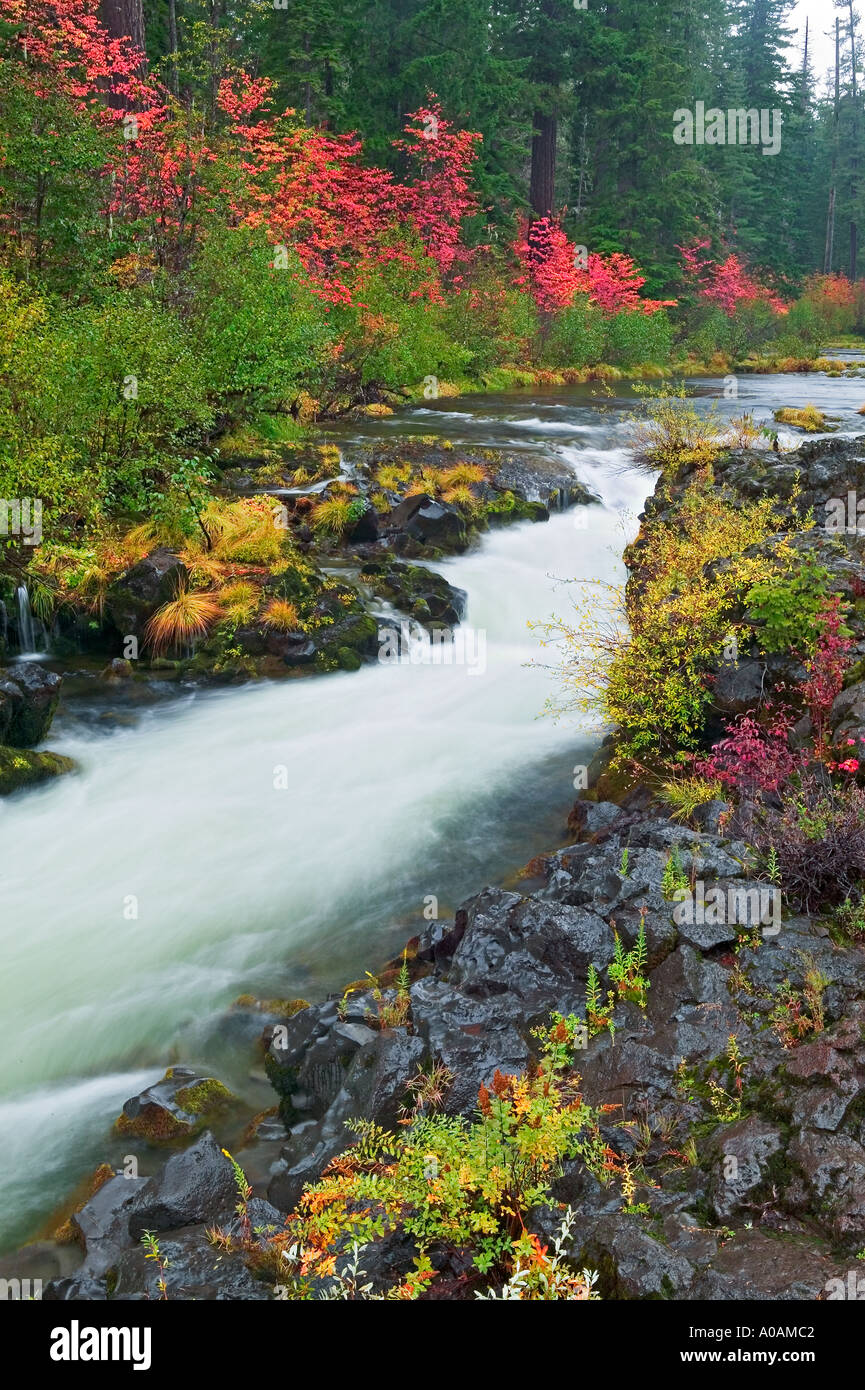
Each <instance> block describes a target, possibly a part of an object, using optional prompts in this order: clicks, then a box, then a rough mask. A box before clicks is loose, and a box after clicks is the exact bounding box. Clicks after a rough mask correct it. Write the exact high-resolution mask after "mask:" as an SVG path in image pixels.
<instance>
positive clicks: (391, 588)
mask: <svg viewBox="0 0 865 1390" xmlns="http://www.w3.org/2000/svg"><path fill="white" fill-rule="evenodd" d="M363 577H364V579H366V580H368V582H369V583H370V584H371V585H372V587H373V588H374V589H375V592H376V593H377V594H380V595H381V597H382V598H384V599H387V601H388V602H389V603H392V604H393V605H394V606H395V607H396V608H398V609H400V611H401V612H403V613H406V614H408V616H409V617H411V618H414V619H415V621H416V622H419V623H424V624H427V623H437V624H441V623H445V624H447V625H451V626H453V625H455V624H457V623H459V622H460V621H461V620H462V618H463V616H464V614H465V611H466V602H467V595H466V593H465V591H464V590H463V589H456V588H454V586H453V585H452V584H449V583H448V582H447V580H446V579H445V578H444V577H443V575H440V574H435V573H434V572H433V571H432V570H428V569H424V567H423V566H422V565H409V564H399V563H395V564H388V565H384V566H381V567H379V566H377V565H369V566H365V567H364V571H363Z"/></svg>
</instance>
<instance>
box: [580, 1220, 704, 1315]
mask: <svg viewBox="0 0 865 1390" xmlns="http://www.w3.org/2000/svg"><path fill="white" fill-rule="evenodd" d="M580 1261H581V1263H582V1262H585V1264H586V1265H588V1266H589V1267H592V1266H594V1267H596V1268H598V1269H599V1271H600V1275H601V1278H600V1280H599V1283H598V1288H599V1290H600V1291H601V1294H602V1297H606V1298H686V1297H688V1296H689V1295H688V1290H689V1288H690V1286H691V1285H692V1283H693V1281H694V1274H695V1271H694V1267H693V1265H692V1264H691V1263H690V1262H689V1261H688V1260H686V1259H685V1258H684V1256H683V1255H680V1254H678V1253H677V1252H676V1251H674V1250H670V1249H669V1248H668V1247H667V1246H666V1245H665V1244H664V1242H663V1241H662V1240H661V1239H660V1238H659V1236H658V1235H653V1234H652V1231H651V1228H650V1227H646V1226H644V1225H643V1224H642V1221H641V1218H640V1217H635V1216H628V1215H624V1214H622V1213H616V1214H615V1215H609V1216H602V1217H601V1218H600V1220H599V1221H598V1223H597V1225H595V1226H594V1228H593V1229H592V1232H591V1235H590V1236H589V1238H588V1240H587V1241H586V1242H585V1244H584V1245H583V1248H582V1251H581V1256H580Z"/></svg>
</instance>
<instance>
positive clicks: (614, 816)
mask: <svg viewBox="0 0 865 1390" xmlns="http://www.w3.org/2000/svg"><path fill="white" fill-rule="evenodd" d="M621 818H622V808H621V806H617V805H616V803H615V802H614V801H575V802H574V809H573V811H572V812H571V816H570V819H569V821H568V826H569V828H572V829H574V830H575V832H576V834H577V839H578V840H590V839H591V838H592V836H594V835H597V833H598V832H599V831H601V830H607V829H608V828H609V827H610V826H611V825H613V823H614V822H615V821H617V820H620V819H621Z"/></svg>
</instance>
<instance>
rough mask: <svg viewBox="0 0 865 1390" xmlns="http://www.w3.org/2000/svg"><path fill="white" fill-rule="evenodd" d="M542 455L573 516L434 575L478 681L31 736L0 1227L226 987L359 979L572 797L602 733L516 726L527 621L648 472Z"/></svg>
mask: <svg viewBox="0 0 865 1390" xmlns="http://www.w3.org/2000/svg"><path fill="white" fill-rule="evenodd" d="M562 452H563V456H564V457H567V458H568V459H569V461H570V462H571V464H572V466H573V467H574V469H575V472H576V474H577V476H578V477H579V478H581V479H582V480H583V481H585V482H587V483H588V484H589V485H590V486H591V487H592V488H593V489H594V490H596V491H597V492H598V493H599V494H600V495H601V496H602V497H603V499H604V505H603V506H595V507H592V508H589V509H588V516H587V524H586V527H585V529H580V528H579V527H578V526H577V525H575V520H574V513H573V512H570V513H564V514H560V515H556V516H554V517H553V518H552V520H551V521H550V522H549V523H547V524H536V525H532V524H522V525H519V526H517V527H512V528H509V529H504V530H501V531H496V532H493V533H491V534H489V535H488V536H487V537H486V538H485V539H484V541H483V544H482V545H481V547H480V548H479V549H478V550H477V551H475V552H474V553H472V554H471V555H467V556H464V557H462V558H459V559H455V560H452V561H448V562H446V563H443V564H441V565H440V566H438V568H440V569H441V571H442V573H444V574H446V575H447V576H448V578H449V579H450V580H451V582H453V583H455V584H456V585H458V586H459V587H461V588H464V589H465V590H467V592H468V595H469V600H468V612H467V615H466V621H467V622H468V623H469V624H471V625H472V627H474V628H475V629H478V630H482V631H484V632H485V633H486V669H485V671H484V672H483V674H475V675H470V674H469V672H468V669H467V668H466V667H465V666H462V667H460V666H447V665H419V666H396V667H393V666H375V667H368V668H365V669H363V670H361V671H359V672H357V673H353V674H348V675H335V676H331V677H327V678H317V679H311V680H295V681H286V682H282V683H273V684H265V685H260V686H250V687H248V688H245V689H241V690H226V691H221V692H217V693H212V694H207V695H204V696H200V695H199V696H197V697H195V698H191V699H189V700H187V701H180V702H178V703H176V704H173V705H171V706H170V707H168V708H165V707H162V708H160V709H159V710H158V712H156V713H155V714H151V715H149V716H148V717H147V718H146V719H145V720H144V721H143V722H142V723H141V724H139V725H138V726H137V727H134V728H132V729H128V730H122V731H120V732H117V733H114V734H112V735H111V736H109V737H105V736H104V735H102V736H95V735H93V736H89V735H83V734H76V735H75V736H74V737H66V738H64V739H58V740H56V741H55V740H52V741H51V746H52V747H56V748H57V749H58V750H59V751H61V752H63V753H68V754H70V755H71V756H72V757H73V758H75V759H76V760H77V761H78V763H79V764H80V767H81V772H80V774H79V775H78V776H74V777H69V778H65V779H62V780H61V781H59V782H57V783H56V784H52V785H50V786H47V787H45V788H43V789H38V790H36V791H33V792H30V793H28V794H27V795H26V796H24V797H22V798H16V799H14V800H13V801H11V802H10V801H7V802H5V803H4V802H0V831H2V862H0V903H2V916H0V935H2V952H3V961H4V968H3V971H2V973H0V1044H2V1046H0V1055H2V1058H3V1063H2V1075H0V1223H2V1224H0V1230H2V1231H4V1232H5V1233H6V1234H7V1237H8V1235H9V1233H10V1232H12V1231H15V1232H18V1233H20V1230H21V1227H22V1208H21V1203H24V1204H25V1206H26V1205H27V1204H29V1207H31V1208H32V1211H33V1214H34V1215H35V1214H36V1213H37V1212H39V1211H44V1209H45V1208H46V1207H47V1206H48V1205H50V1202H49V1200H48V1199H49V1198H51V1199H52V1200H55V1199H56V1197H57V1196H58V1195H59V1194H60V1193H61V1192H62V1191H63V1190H64V1185H65V1186H68V1185H69V1182H70V1181H71V1179H72V1178H74V1177H76V1176H77V1175H78V1171H79V1170H80V1169H81V1167H82V1165H83V1164H84V1160H85V1157H86V1158H87V1161H88V1162H89V1161H91V1160H92V1158H93V1156H94V1154H98V1153H99V1152H100V1150H99V1144H100V1143H101V1142H102V1139H101V1136H103V1135H104V1134H105V1133H106V1132H107V1127H108V1123H109V1121H110V1118H111V1117H112V1115H113V1114H116V1113H117V1112H118V1110H119V1108H120V1105H121V1104H122V1102H123V1101H124V1100H125V1099H126V1098H127V1097H128V1096H130V1095H132V1094H134V1093H135V1092H136V1091H138V1090H140V1089H141V1087H142V1085H143V1084H145V1082H146V1081H148V1080H154V1079H156V1077H157V1076H158V1075H160V1074H161V1070H162V1068H163V1066H164V1064H165V1062H166V1060H168V1059H169V1057H171V1055H172V1054H171V1048H172V1045H173V1044H175V1043H176V1040H177V1038H178V1035H179V1034H181V1033H182V1030H183V1029H184V1028H185V1027H189V1026H190V1025H193V1024H194V1023H195V1022H196V1021H198V1020H201V1019H203V1018H206V1017H207V1016H208V1015H211V1014H212V1013H213V1012H214V1011H215V1010H218V1009H220V1008H221V1007H223V1006H224V1005H225V1004H226V1003H227V1002H228V1001H230V1000H231V999H232V998H234V997H236V995H237V994H239V993H241V992H242V991H244V990H246V989H252V990H254V991H255V992H257V993H259V994H265V995H267V994H270V995H277V994H282V993H283V992H284V990H285V988H286V987H291V986H292V985H293V986H295V990H294V992H304V993H305V992H306V988H308V989H309V991H310V993H311V992H312V991H313V990H315V989H318V990H319V992H320V991H321V989H322V988H333V987H336V986H338V985H339V984H340V983H341V982H344V981H345V980H346V979H350V978H352V975H353V974H356V973H357V971H358V967H360V968H361V969H362V968H363V967H365V966H368V967H369V968H370V969H374V968H375V967H376V966H377V965H378V964H379V963H380V961H381V960H382V959H383V958H384V957H385V953H386V949H387V948H392V947H393V946H395V945H396V943H397V942H398V941H401V940H402V939H404V937H405V936H406V935H408V934H410V933H411V931H412V930H417V929H419V927H420V926H422V925H423V922H422V919H421V908H422V900H423V896H424V894H427V893H435V894H438V895H440V896H441V897H442V899H443V901H444V902H446V903H453V901H454V900H455V899H456V900H457V901H458V900H459V897H460V896H462V895H464V893H465V891H466V890H467V889H470V890H471V891H475V889H476V888H477V887H480V886H481V885H482V884H483V883H485V882H488V881H495V877H496V874H497V873H498V872H499V871H500V870H501V871H504V869H505V865H504V860H503V856H504V857H505V858H506V856H507V854H508V853H510V854H511V855H512V859H511V867H516V866H518V865H519V864H520V863H521V862H523V861H524V860H525V859H526V858H528V857H529V854H530V853H532V852H534V850H533V849H532V847H531V835H530V833H529V832H530V828H531V820H532V815H533V813H534V812H533V808H534V807H535V806H537V807H538V808H541V809H539V811H538V815H540V814H541V810H543V814H545V815H546V814H547V807H546V805H545V802H547V801H549V799H550V797H551V792H550V788H551V787H552V788H555V796H556V797H557V799H558V801H559V803H560V805H561V806H562V807H564V806H566V804H567V802H568V800H569V799H572V797H573V791H572V788H571V777H572V768H573V764H574V763H575V762H576V761H585V762H587V761H588V760H589V757H590V755H591V752H592V750H593V748H594V746H596V743H597V737H598V735H597V731H595V730H589V729H588V728H585V729H583V730H580V729H575V727H574V725H573V723H570V724H567V723H565V724H556V723H554V722H552V721H551V720H549V719H539V718H538V717H537V716H538V714H539V712H540V711H541V709H542V707H543V704H544V701H545V698H546V696H547V694H548V693H549V690H550V680H551V677H550V676H549V674H546V673H544V672H543V671H541V670H539V669H537V668H535V669H532V668H531V667H530V666H529V665H527V663H529V662H531V661H532V660H537V659H538V656H539V650H538V643H537V639H536V638H535V636H534V635H533V634H532V633H531V632H530V631H529V630H528V628H527V622H528V620H529V619H542V618H544V617H545V616H548V615H550V614H552V613H553V612H554V611H555V612H560V613H561V612H565V611H567V608H568V604H569V595H568V591H567V589H564V588H562V587H561V586H557V585H556V582H555V581H556V579H557V578H559V579H564V578H573V577H574V576H576V577H585V578H598V577H600V578H603V579H609V580H613V579H617V578H618V577H620V576H621V575H622V573H623V570H622V566H621V561H620V558H619V557H620V555H621V552H622V548H623V545H624V544H625V542H626V540H627V539H628V537H629V535H630V534H632V533H633V531H634V529H635V520H634V518H635V514H636V513H637V512H638V511H639V510H640V508H641V506H642V503H643V500H644V497H645V495H646V493H647V491H648V490H649V486H650V484H649V481H648V480H647V479H646V477H645V475H639V474H636V473H634V472H632V471H628V470H627V468H626V455H625V454H624V453H623V452H622V451H621V450H620V449H618V448H616V449H613V450H610V451H608V452H607V453H604V452H603V450H601V449H598V450H592V451H590V452H589V451H587V452H581V451H578V450H576V449H573V450H564V451H562ZM623 470H624V471H623ZM623 511H624V512H625V513H627V514H629V518H630V519H629V520H626V521H625V523H624V527H623V520H622V512H623ZM282 769H285V773H284V774H283V773H282V772H281V770H282ZM282 781H285V782H287V787H286V788H282V787H280V786H278V785H275V782H276V783H279V782H282ZM537 833H538V832H537V831H536V836H537ZM502 843H504V844H505V849H498V850H494V846H495V845H496V844H498V845H501V844H502ZM508 845H510V846H511V847H512V848H511V849H510V850H508V849H507V846H508ZM541 847H543V846H542V844H537V845H536V848H541ZM496 855H498V857H496ZM136 913H137V915H135V914H136ZM412 913H413V914H414V916H413V917H412ZM406 922H408V923H409V928H410V929H409V930H408V931H406V930H405V929H404V924H405V923H406ZM400 923H402V924H403V925H400ZM305 987H306V988H305ZM181 1060H194V1059H192V1058H189V1057H188V1056H187V1055H186V1054H185V1053H183V1052H181ZM70 1175H71V1177H70ZM25 1224H26V1223H25Z"/></svg>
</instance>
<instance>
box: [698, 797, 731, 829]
mask: <svg viewBox="0 0 865 1390" xmlns="http://www.w3.org/2000/svg"><path fill="white" fill-rule="evenodd" d="M729 813H730V802H729V801H720V800H712V801H704V802H703V804H702V806H697V807H696V809H695V810H694V813H693V815H692V816H691V820H692V821H693V823H694V825H696V826H699V828H700V829H701V830H705V831H707V833H708V834H710V835H718V834H719V833H720V829H721V818H722V817H723V816H728V815H729Z"/></svg>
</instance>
